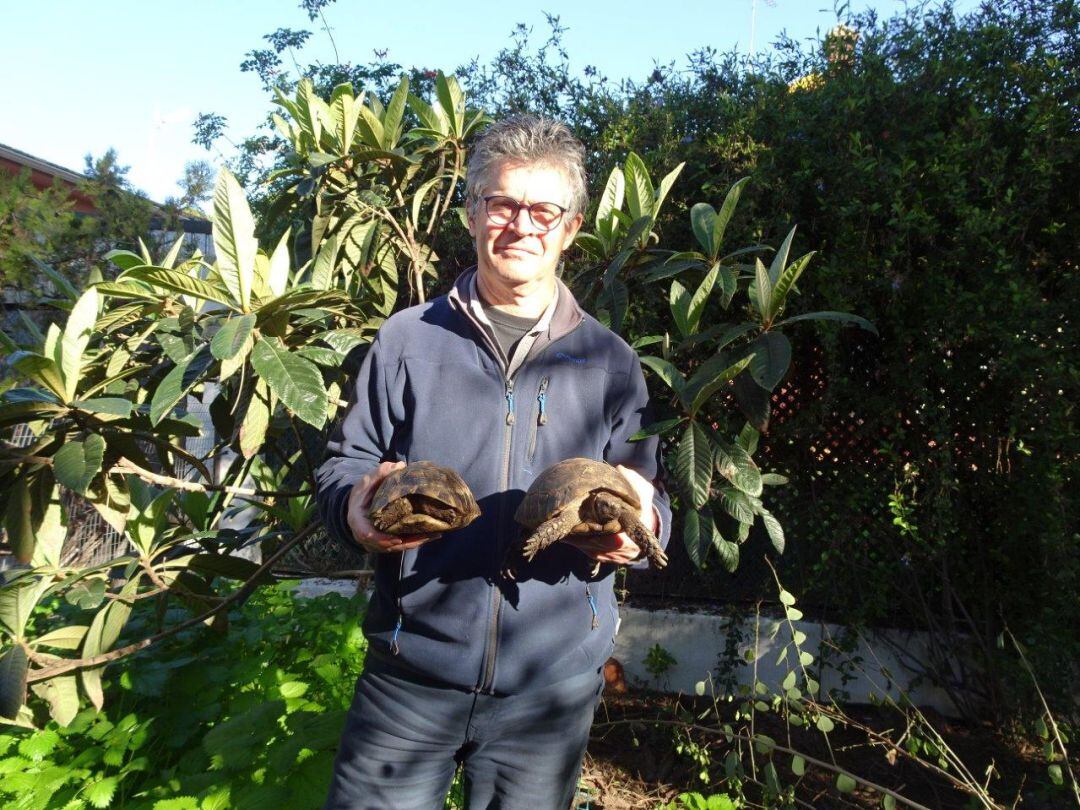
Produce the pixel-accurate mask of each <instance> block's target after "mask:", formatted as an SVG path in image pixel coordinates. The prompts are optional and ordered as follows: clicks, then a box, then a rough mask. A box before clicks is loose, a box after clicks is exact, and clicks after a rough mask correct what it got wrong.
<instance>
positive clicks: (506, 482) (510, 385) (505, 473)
mask: <svg viewBox="0 0 1080 810" xmlns="http://www.w3.org/2000/svg"><path fill="white" fill-rule="evenodd" d="M503 396H504V398H505V399H506V429H505V430H503V448H502V467H501V469H500V478H499V491H500V492H506V489H507V487H509V486H510V442H511V439H512V437H513V433H514V422H515V421H516V418H515V415H514V381H513V380H509V379H508V380H506V387H505V390H504V393H503ZM502 523H503V516H502V506H501V502H500V508H499V520H498V523H497V524H496V525H497V526H500V527H501V526H502ZM496 555H497V556H498V549H496ZM501 609H502V591H500V590H499V588H498V587H495V588H492V589H491V622H490V623H489V625H488V627H489V632H488V649H487V659H486V663H485V665H484V678H483V681H482V682H481V684H480V691H482V692H490V691H491V688H492V686H493V685H494V680H495V655H496V653H497V652H498V650H499V614H500V613H501Z"/></svg>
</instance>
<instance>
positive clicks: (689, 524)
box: [683, 509, 716, 570]
mask: <svg viewBox="0 0 1080 810" xmlns="http://www.w3.org/2000/svg"><path fill="white" fill-rule="evenodd" d="M715 531H716V527H715V525H714V524H713V519H712V514H711V513H710V512H709V510H708V509H688V510H686V512H685V513H684V514H683V545H684V546H686V554H687V556H688V557H690V562H692V563H693V564H694V567H695V568H697V569H698V570H700V569H701V564H702V563H703V562H704V561H705V555H706V554H707V553H708V550H709V546H710V545H711V543H712V538H713V532H715Z"/></svg>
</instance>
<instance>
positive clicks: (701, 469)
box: [674, 422, 713, 509]
mask: <svg viewBox="0 0 1080 810" xmlns="http://www.w3.org/2000/svg"><path fill="white" fill-rule="evenodd" d="M712 471H713V446H712V441H711V440H710V439H709V436H708V434H707V433H706V432H705V429H704V428H703V427H701V425H699V424H698V423H697V422H691V423H690V424H689V425H687V426H686V431H685V432H684V433H683V437H682V440H681V441H680V442H679V447H678V449H677V450H676V451H675V466H674V472H675V478H676V480H677V481H678V482H679V485H680V487H682V489H683V491H684V493H685V494H686V496H687V497H688V498H689V500H690V502H691V503H692V504H693V505H694V507H695V508H698V509H700V508H701V507H703V506H704V505H705V504H706V503H707V502H708V500H709V486H710V484H712Z"/></svg>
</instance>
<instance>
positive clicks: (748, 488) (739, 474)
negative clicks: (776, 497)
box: [716, 444, 762, 497]
mask: <svg viewBox="0 0 1080 810" xmlns="http://www.w3.org/2000/svg"><path fill="white" fill-rule="evenodd" d="M716 469H717V471H718V472H719V473H720V474H721V475H722V476H724V478H726V479H727V480H728V481H730V482H731V483H732V484H734V485H735V488H736V489H739V490H741V491H742V492H745V493H746V494H748V495H753V496H755V497H757V496H758V495H760V494H761V488H762V481H761V470H759V469H758V466H757V464H755V463H754V459H753V458H751V456H750V453H749V452H747V450H746V448H744V447H743V446H742V445H740V444H733V445H727V446H725V447H721V448H719V449H718V451H717V454H716Z"/></svg>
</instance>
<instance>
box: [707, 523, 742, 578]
mask: <svg viewBox="0 0 1080 810" xmlns="http://www.w3.org/2000/svg"><path fill="white" fill-rule="evenodd" d="M712 544H713V548H715V549H716V553H717V555H719V557H720V564H721V565H723V566H724V570H725V571H727V572H728V573H729V574H734V573H735V570H736V569H737V568H738V567H739V545H738V543H733V542H732V541H731V540H727V539H725V538H724V536H723V535H722V534H720V531H719V530H718V529H714V530H713V536H712Z"/></svg>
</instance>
